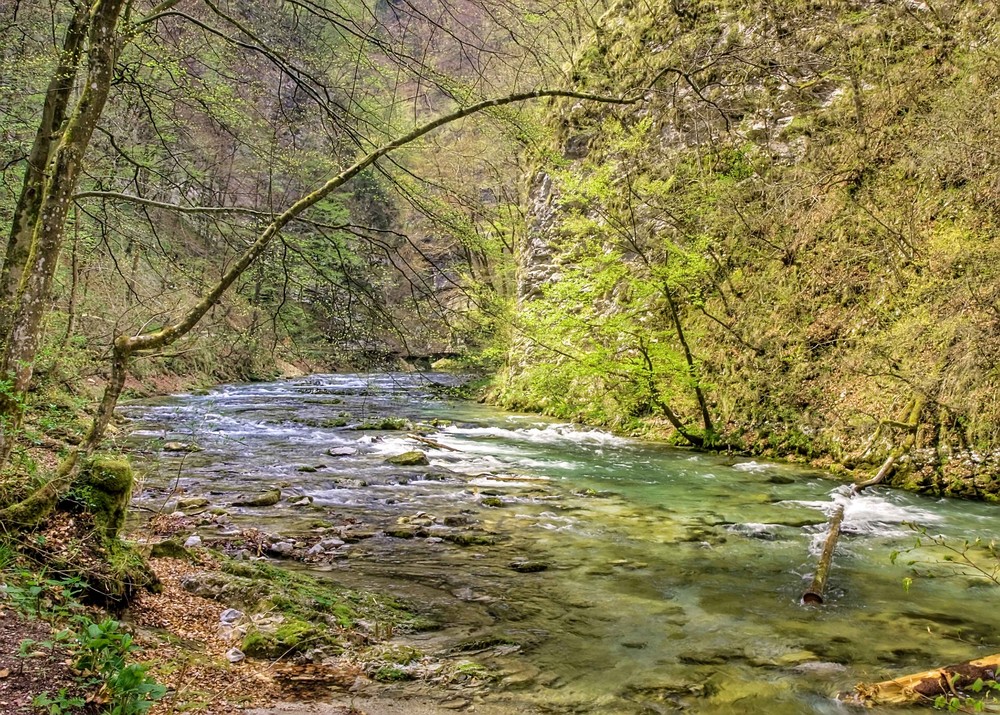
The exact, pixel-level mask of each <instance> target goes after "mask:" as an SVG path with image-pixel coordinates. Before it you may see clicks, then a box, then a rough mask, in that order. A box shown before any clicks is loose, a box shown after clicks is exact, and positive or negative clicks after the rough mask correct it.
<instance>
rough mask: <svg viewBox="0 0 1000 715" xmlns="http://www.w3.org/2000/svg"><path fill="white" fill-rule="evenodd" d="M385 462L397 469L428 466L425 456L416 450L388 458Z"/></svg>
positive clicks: (428, 462)
mask: <svg viewBox="0 0 1000 715" xmlns="http://www.w3.org/2000/svg"><path fill="white" fill-rule="evenodd" d="M385 461H387V462H388V463H389V464H395V465H396V466H399V467H417V466H425V465H428V464H430V461H428V459H427V455H426V454H424V453H423V452H421V451H420V450H418V449H414V450H411V451H409V452H403V453H402V454H397V455H394V456H392V457H389V458H388V459H386V460H385Z"/></svg>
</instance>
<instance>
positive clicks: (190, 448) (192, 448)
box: [163, 442, 201, 452]
mask: <svg viewBox="0 0 1000 715" xmlns="http://www.w3.org/2000/svg"><path fill="white" fill-rule="evenodd" d="M163 451H164V452H200V451H201V447H199V446H198V445H196V444H192V443H190V442H164V443H163Z"/></svg>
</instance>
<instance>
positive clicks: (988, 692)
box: [934, 675, 1000, 713]
mask: <svg viewBox="0 0 1000 715" xmlns="http://www.w3.org/2000/svg"><path fill="white" fill-rule="evenodd" d="M957 679H958V676H957V675H956V676H954V677H953V678H952V681H951V688H950V689H951V691H952V693H954V694H953V695H938V696H937V697H936V698H934V709H935V710H947V711H948V712H952V713H954V712H975V713H979V712H984V711H985V710H986V709H987V708H988V707H990V706H991V705H993V704H995V703H996V702H997V700H998V699H1000V683H997V682H996V681H995V680H983V679H982V678H976V680H975V682H973V683H972V684H971V685H969V686H968V687H966V688H959V687H957V684H956V680H957ZM991 710H992V708H991Z"/></svg>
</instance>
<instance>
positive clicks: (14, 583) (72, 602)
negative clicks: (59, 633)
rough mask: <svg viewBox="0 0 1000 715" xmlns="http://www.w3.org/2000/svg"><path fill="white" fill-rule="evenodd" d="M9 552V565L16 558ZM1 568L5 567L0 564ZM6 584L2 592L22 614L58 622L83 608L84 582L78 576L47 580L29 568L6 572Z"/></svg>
mask: <svg viewBox="0 0 1000 715" xmlns="http://www.w3.org/2000/svg"><path fill="white" fill-rule="evenodd" d="M4 548H6V549H7V554H8V563H12V562H13V561H14V559H15V555H14V552H13V551H12V550H11V549H10V548H9V547H4ZM0 568H5V566H2V565H0ZM4 580H5V581H6V583H5V584H4V585H3V587H2V593H3V594H4V596H6V598H7V599H8V600H9V601H10V603H11V605H13V606H14V608H16V609H17V610H18V611H20V612H21V613H23V614H25V615H28V616H33V617H38V618H44V619H46V620H48V621H53V622H58V621H62V620H65V619H67V618H69V617H70V616H72V615H74V614H77V613H79V611H80V609H81V606H80V603H79V601H78V600H77V597H78V596H79V595H80V593H81V591H82V590H83V582H82V581H81V580H80V579H79V578H76V577H64V576H54V577H46V576H45V574H44V572H43V573H42V574H36V573H35V572H33V571H29V570H27V569H18V570H13V571H10V572H7V573H5V579H4Z"/></svg>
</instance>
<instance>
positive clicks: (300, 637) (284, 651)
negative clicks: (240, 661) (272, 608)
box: [242, 618, 336, 658]
mask: <svg viewBox="0 0 1000 715" xmlns="http://www.w3.org/2000/svg"><path fill="white" fill-rule="evenodd" d="M334 642H336V638H334V637H333V633H332V631H324V630H323V629H322V628H320V627H319V626H317V625H315V624H313V623H309V622H307V621H303V620H301V619H298V618H286V619H285V620H284V621H283V622H282V623H281V624H280V625H279V626H278V627H277V628H276V629H275V630H274V631H273V632H271V631H264V630H257V631H253V632H251V633H248V634H247V635H246V637H245V638H244V639H243V648H242V650H243V652H244V653H246V654H247V655H249V656H252V657H255V658H280V657H281V656H283V655H288V654H291V653H300V652H302V651H303V650H305V649H306V648H308V647H311V646H317V645H329V644H331V643H334Z"/></svg>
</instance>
